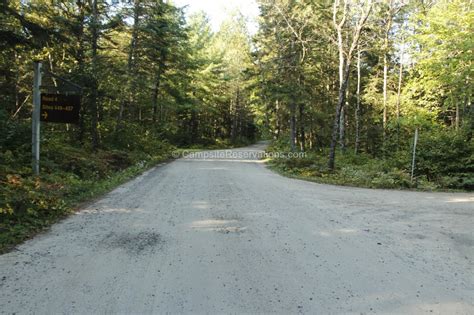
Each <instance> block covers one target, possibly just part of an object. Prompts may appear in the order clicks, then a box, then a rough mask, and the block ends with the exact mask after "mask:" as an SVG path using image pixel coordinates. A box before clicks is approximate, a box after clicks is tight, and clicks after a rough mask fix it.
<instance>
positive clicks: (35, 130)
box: [31, 61, 42, 175]
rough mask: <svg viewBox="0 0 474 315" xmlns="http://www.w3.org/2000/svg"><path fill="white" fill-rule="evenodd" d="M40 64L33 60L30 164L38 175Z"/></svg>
mask: <svg viewBox="0 0 474 315" xmlns="http://www.w3.org/2000/svg"><path fill="white" fill-rule="evenodd" d="M41 66H42V64H41V62H39V61H35V62H34V81H33V115H32V119H31V128H32V153H33V159H32V166H33V174H34V175H39V169H40V114H41V90H40V87H41Z"/></svg>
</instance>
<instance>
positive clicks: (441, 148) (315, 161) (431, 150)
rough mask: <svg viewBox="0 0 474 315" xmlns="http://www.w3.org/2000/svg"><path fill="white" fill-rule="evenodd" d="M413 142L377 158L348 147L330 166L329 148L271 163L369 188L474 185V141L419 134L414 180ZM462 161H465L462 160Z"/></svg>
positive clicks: (276, 147)
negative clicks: (330, 167) (412, 174)
mask: <svg viewBox="0 0 474 315" xmlns="http://www.w3.org/2000/svg"><path fill="white" fill-rule="evenodd" d="M410 150H411V148H409V147H408V148H407V151H406V152H403V151H394V153H393V154H391V155H386V156H383V157H381V158H374V157H373V156H370V155H368V154H354V153H353V152H350V151H346V152H345V153H340V154H339V155H338V156H337V165H338V168H337V169H336V170H334V171H333V172H330V171H328V170H327V163H326V157H327V150H323V151H321V152H307V153H306V156H305V157H298V158H278V159H273V160H271V161H270V162H269V163H270V166H271V167H272V168H273V169H275V170H277V171H279V172H282V173H283V174H285V175H289V176H293V177H296V178H302V179H307V180H313V181H316V182H321V183H328V184H338V185H350V186H360V187H369V188H396V189H406V188H417V189H421V190H443V189H463V190H472V189H473V186H472V183H473V179H474V177H473V174H474V170H473V163H472V161H473V160H474V158H473V157H474V155H473V152H474V151H473V143H472V141H471V142H470V143H468V142H467V141H466V140H465V137H463V136H461V135H459V134H456V133H454V132H453V133H451V135H450V136H449V135H447V134H446V132H440V133H438V134H433V133H429V134H428V135H426V136H420V138H419V145H418V151H417V155H418V158H417V168H416V172H415V175H416V177H415V181H414V182H412V181H411V176H410V162H411V155H410V153H409V152H410ZM268 151H269V152H288V144H287V143H284V142H281V141H275V142H273V143H272V144H271V145H270V146H269V148H268ZM460 165H462V166H460Z"/></svg>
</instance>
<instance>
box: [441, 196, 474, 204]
mask: <svg viewBox="0 0 474 315" xmlns="http://www.w3.org/2000/svg"><path fill="white" fill-rule="evenodd" d="M447 202H449V203H457V202H474V197H465V198H462V197H454V198H450V199H449V200H448V201H447Z"/></svg>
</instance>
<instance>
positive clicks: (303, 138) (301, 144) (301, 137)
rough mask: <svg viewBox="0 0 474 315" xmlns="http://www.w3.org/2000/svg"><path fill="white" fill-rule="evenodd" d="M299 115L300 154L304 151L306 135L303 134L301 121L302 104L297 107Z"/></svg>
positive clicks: (302, 114) (302, 117)
mask: <svg viewBox="0 0 474 315" xmlns="http://www.w3.org/2000/svg"><path fill="white" fill-rule="evenodd" d="M299 112H300V113H299V114H300V119H299V121H300V150H301V151H302V152H304V151H305V149H306V143H305V142H306V134H305V128H304V123H303V119H304V105H303V104H300V106H299Z"/></svg>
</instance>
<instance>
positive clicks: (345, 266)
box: [0, 144, 474, 314]
mask: <svg viewBox="0 0 474 315" xmlns="http://www.w3.org/2000/svg"><path fill="white" fill-rule="evenodd" d="M262 148H263V145H261V144H260V145H255V146H251V147H247V148H241V149H235V150H232V151H231V152H225V151H214V152H212V154H206V155H204V156H203V155H201V156H197V157H196V156H195V157H193V158H187V159H179V160H176V161H174V162H172V163H169V164H166V165H163V166H159V167H157V168H154V169H152V170H150V171H148V172H146V173H145V174H143V175H142V176H140V177H138V178H136V179H135V180H133V181H131V182H129V183H127V184H125V185H123V186H121V187H119V188H117V189H116V190H114V191H113V192H111V193H110V194H108V195H106V196H105V197H104V198H102V199H101V200H98V201H97V202H96V203H94V204H92V205H90V206H88V207H86V208H84V209H82V210H81V211H80V212H78V213H77V214H75V215H73V216H71V217H69V218H68V219H66V220H64V221H62V222H60V223H59V224H56V225H54V226H53V227H52V229H51V230H50V231H49V232H47V233H44V234H42V235H39V236H37V237H35V238H34V239H32V240H30V241H28V242H26V243H25V244H23V245H21V246H19V247H18V248H17V249H16V250H14V251H12V252H11V253H8V254H4V255H2V256H0V293H1V294H0V313H2V314H3V313H5V314H11V313H16V314H31V313H36V314H104V313H107V314H115V313H121V314H132V313H133V314H148V313H172V314H176V313H193V314H194V313H211V314H214V313H219V314H220V313H234V314H235V313H282V314H288V313H307V314H328V313H330V314H352V313H355V314H360V313H364V314H372V313H376V314H382V313H390V314H393V313H404V314H406V313H411V314H422V313H427V314H469V313H470V314H474V305H473V301H474V273H473V260H474V250H473V248H474V236H473V229H474V219H473V218H474V194H451V193H422V192H402V191H388V190H370V189H359V188H350V187H338V186H330V185H320V184H315V183H310V182H305V181H299V180H294V179H289V178H285V177H282V176H280V175H277V174H275V173H273V172H271V171H270V170H268V169H267V168H266V167H265V165H264V163H262V162H261V161H259V160H257V159H255V158H254V157H252V156H249V152H250V153H252V152H253V153H256V152H259V151H260V150H262ZM223 153H224V154H223Z"/></svg>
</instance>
